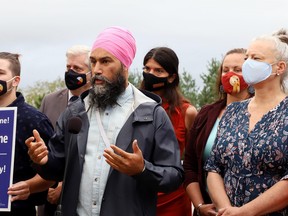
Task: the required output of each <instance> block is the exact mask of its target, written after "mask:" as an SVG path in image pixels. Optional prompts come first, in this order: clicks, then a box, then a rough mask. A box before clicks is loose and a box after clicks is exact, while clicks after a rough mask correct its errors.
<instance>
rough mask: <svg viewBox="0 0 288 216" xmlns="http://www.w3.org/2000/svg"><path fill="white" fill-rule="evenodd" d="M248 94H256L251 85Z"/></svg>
mask: <svg viewBox="0 0 288 216" xmlns="http://www.w3.org/2000/svg"><path fill="white" fill-rule="evenodd" d="M248 92H249V94H251V95H254V94H255V89H254V87H253V86H251V85H250V86H249V87H248Z"/></svg>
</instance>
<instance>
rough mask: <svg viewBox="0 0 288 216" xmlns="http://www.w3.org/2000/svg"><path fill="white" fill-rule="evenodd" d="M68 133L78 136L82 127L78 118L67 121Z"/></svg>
mask: <svg viewBox="0 0 288 216" xmlns="http://www.w3.org/2000/svg"><path fill="white" fill-rule="evenodd" d="M67 125H68V132H69V133H72V134H78V133H79V132H80V130H81V127H82V120H81V119H80V118H79V117H78V116H74V117H72V118H70V119H69V120H68V123H67Z"/></svg>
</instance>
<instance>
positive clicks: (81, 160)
mask: <svg viewBox="0 0 288 216" xmlns="http://www.w3.org/2000/svg"><path fill="white" fill-rule="evenodd" d="M135 53H136V42H135V39H134V37H133V35H132V34H131V32H130V31H128V30H127V29H124V28H121V27H116V26H114V27H110V28H107V29H105V30H104V31H103V32H101V33H100V34H99V35H98V37H97V38H96V41H95V43H94V45H93V47H92V50H91V54H90V62H91V71H92V79H91V86H92V88H91V89H90V90H89V91H88V92H85V93H86V94H84V93H83V94H82V95H81V97H80V98H78V99H77V100H76V101H74V102H73V103H71V104H70V105H69V106H68V107H67V109H66V110H65V111H64V113H63V114H62V115H61V116H60V118H59V119H58V121H57V128H56V133H55V134H54V136H53V137H52V138H51V139H50V141H49V144H48V145H49V147H50V149H49V151H48V149H47V147H46V146H45V143H44V142H43V140H42V139H41V137H40V136H39V134H38V132H37V130H33V134H34V136H33V137H30V138H28V139H27V140H26V142H25V143H26V145H27V146H28V148H29V150H28V154H29V155H30V158H31V159H32V160H33V162H34V163H35V164H34V165H35V168H36V169H37V172H38V173H39V174H40V175H41V176H42V177H43V178H48V179H55V180H62V179H64V180H63V188H62V191H63V197H62V200H61V201H62V202H61V207H62V208H61V213H62V215H64V216H71V215H91V216H92V215H93V216H116V215H117V216H135V215H149V216H152V215H155V214H156V202H157V192H164V193H169V192H172V191H174V190H176V189H177V188H178V187H179V186H180V185H181V183H182V182H183V174H184V171H183V168H182V165H181V159H180V150H179V145H178V142H177V139H176V136H175V133H174V129H173V126H172V124H171V121H170V120H169V117H168V115H167V114H166V112H165V110H164V109H163V107H162V106H161V98H160V97H159V96H157V95H155V94H153V93H150V92H147V91H143V92H142V91H140V90H138V89H137V88H136V87H134V86H133V85H132V84H131V83H129V81H128V69H129V67H130V65H131V64H132V61H133V59H134V57H135ZM77 119H78V120H77ZM72 120H73V121H72ZM76 120H77V121H76ZM79 125H81V127H79ZM71 129H73V131H72V130H71ZM75 129H77V131H76V130H75Z"/></svg>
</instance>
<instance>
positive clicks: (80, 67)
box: [40, 45, 91, 128]
mask: <svg viewBox="0 0 288 216" xmlns="http://www.w3.org/2000/svg"><path fill="white" fill-rule="evenodd" d="M89 54H90V48H89V47H88V46H84V45H75V46H72V47H71V48H69V49H68V50H67V52H66V72H65V84H66V87H67V88H66V89H62V90H59V91H57V92H53V93H50V94H48V95H46V96H45V97H44V98H43V100H42V103H41V106H40V111H41V112H42V113H44V114H46V115H47V116H48V118H49V119H50V121H51V122H52V124H53V126H54V128H55V127H56V121H57V119H58V117H59V116H60V114H61V113H62V112H63V111H64V110H65V109H66V107H67V105H68V101H69V99H70V98H71V97H72V96H79V95H80V94H82V93H83V92H84V91H86V90H88V89H89V88H90V78H91V69H90V63H89V61H90V60H89Z"/></svg>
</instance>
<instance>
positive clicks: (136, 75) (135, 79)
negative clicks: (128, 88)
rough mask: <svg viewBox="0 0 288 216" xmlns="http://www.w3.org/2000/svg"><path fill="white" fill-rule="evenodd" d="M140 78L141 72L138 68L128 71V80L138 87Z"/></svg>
mask: <svg viewBox="0 0 288 216" xmlns="http://www.w3.org/2000/svg"><path fill="white" fill-rule="evenodd" d="M142 79H143V76H142V72H139V71H138V70H134V71H133V72H129V77H128V81H129V82H130V83H132V84H133V85H134V86H136V87H140V84H141V81H142Z"/></svg>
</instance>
